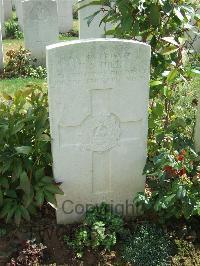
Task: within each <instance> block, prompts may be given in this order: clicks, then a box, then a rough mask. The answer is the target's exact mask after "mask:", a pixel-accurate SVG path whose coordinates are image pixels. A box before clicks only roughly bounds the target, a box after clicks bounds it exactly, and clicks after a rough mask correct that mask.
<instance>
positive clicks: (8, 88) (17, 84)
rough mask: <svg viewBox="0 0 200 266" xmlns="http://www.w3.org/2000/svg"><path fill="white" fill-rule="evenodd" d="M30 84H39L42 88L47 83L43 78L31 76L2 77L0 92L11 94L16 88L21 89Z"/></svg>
mask: <svg viewBox="0 0 200 266" xmlns="http://www.w3.org/2000/svg"><path fill="white" fill-rule="evenodd" d="M30 84H34V85H40V86H42V87H43V88H46V87H47V83H46V81H45V80H43V79H33V78H15V79H4V80H0V93H1V92H6V93H8V94H13V93H15V92H16V91H17V90H19V89H23V88H25V87H26V86H27V85H30Z"/></svg>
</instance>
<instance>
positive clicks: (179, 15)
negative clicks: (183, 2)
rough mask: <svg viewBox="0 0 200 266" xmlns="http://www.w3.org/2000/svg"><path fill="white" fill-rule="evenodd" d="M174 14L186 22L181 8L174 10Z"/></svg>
mask: <svg viewBox="0 0 200 266" xmlns="http://www.w3.org/2000/svg"><path fill="white" fill-rule="evenodd" d="M174 13H175V14H176V16H177V18H178V19H179V20H180V21H183V20H184V17H183V15H182V13H181V11H180V8H174Z"/></svg>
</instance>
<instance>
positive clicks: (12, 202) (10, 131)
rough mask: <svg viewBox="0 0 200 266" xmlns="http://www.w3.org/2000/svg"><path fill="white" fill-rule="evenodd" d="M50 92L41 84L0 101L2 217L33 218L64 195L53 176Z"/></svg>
mask: <svg viewBox="0 0 200 266" xmlns="http://www.w3.org/2000/svg"><path fill="white" fill-rule="evenodd" d="M50 141H51V139H50V132H49V120H48V103H47V93H44V92H42V89H41V88H40V87H39V86H33V85H32V86H29V87H28V88H27V89H26V90H23V91H22V90H19V91H17V92H16V93H15V95H14V96H10V95H8V94H3V95H2V98H1V101H0V218H3V219H4V220H5V221H6V222H10V221H12V222H13V221H15V223H16V224H17V225H19V224H20V222H21V220H22V219H25V220H30V217H31V215H32V214H34V213H36V207H41V206H42V205H43V203H45V202H50V203H52V204H54V205H55V204H56V199H55V194H62V191H61V190H60V189H59V187H58V186H57V184H55V182H54V180H53V177H52V176H53V175H52V157H51V144H50Z"/></svg>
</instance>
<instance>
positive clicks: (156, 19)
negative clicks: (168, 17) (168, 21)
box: [150, 4, 161, 26]
mask: <svg viewBox="0 0 200 266" xmlns="http://www.w3.org/2000/svg"><path fill="white" fill-rule="evenodd" d="M160 19H161V13H160V9H159V6H157V5H153V4H152V5H151V7H150V22H151V24H152V25H153V26H158V25H159V24H160Z"/></svg>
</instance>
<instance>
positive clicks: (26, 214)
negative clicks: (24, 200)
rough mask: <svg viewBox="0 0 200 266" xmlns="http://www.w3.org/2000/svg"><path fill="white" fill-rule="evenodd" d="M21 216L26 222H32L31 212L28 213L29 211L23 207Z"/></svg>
mask: <svg viewBox="0 0 200 266" xmlns="http://www.w3.org/2000/svg"><path fill="white" fill-rule="evenodd" d="M20 208H21V214H22V217H23V218H24V219H25V220H26V221H30V214H29V212H28V211H27V209H26V208H25V207H24V206H23V205H21V207H20Z"/></svg>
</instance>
